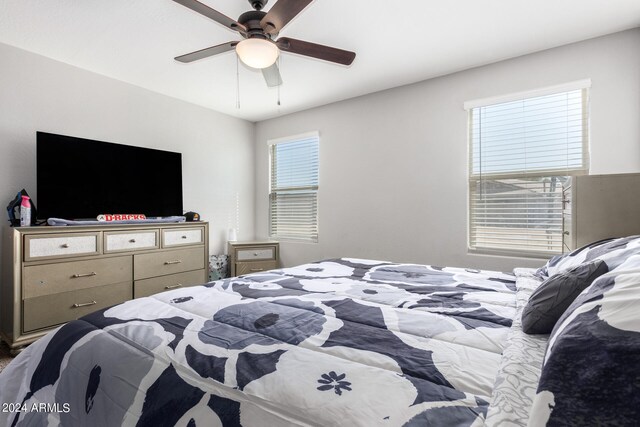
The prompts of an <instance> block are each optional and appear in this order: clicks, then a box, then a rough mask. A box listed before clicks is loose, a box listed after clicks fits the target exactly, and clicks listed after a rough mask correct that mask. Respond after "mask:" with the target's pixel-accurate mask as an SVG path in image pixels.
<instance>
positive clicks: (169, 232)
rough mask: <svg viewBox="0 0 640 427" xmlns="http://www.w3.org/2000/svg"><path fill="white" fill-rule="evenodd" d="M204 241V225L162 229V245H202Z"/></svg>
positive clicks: (167, 246) (165, 246)
mask: <svg viewBox="0 0 640 427" xmlns="http://www.w3.org/2000/svg"><path fill="white" fill-rule="evenodd" d="M202 243H204V227H194V228H179V229H178V228H175V229H170V228H168V229H164V230H162V247H163V248H170V247H173V246H185V245H201V244H202Z"/></svg>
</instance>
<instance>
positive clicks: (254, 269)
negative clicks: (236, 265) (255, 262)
mask: <svg viewBox="0 0 640 427" xmlns="http://www.w3.org/2000/svg"><path fill="white" fill-rule="evenodd" d="M251 271H264V268H252V269H251Z"/></svg>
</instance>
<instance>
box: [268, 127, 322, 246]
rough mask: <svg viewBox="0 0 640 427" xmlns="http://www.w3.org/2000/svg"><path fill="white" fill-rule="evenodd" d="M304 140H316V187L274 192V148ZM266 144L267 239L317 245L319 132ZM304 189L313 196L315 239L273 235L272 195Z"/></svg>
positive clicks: (270, 141)
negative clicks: (312, 193) (311, 192)
mask: <svg viewBox="0 0 640 427" xmlns="http://www.w3.org/2000/svg"><path fill="white" fill-rule="evenodd" d="M306 139H315V140H316V144H317V149H318V159H317V171H316V173H317V177H318V185H316V186H309V187H304V188H303V187H297V188H296V189H293V188H291V189H287V188H284V189H279V190H275V191H274V189H273V187H272V185H273V172H274V171H273V161H274V160H273V155H274V147H275V146H277V145H279V144H286V143H292V142H299V141H302V140H306ZM267 144H268V152H269V155H268V162H269V167H268V174H269V175H268V192H267V197H268V210H269V214H268V221H269V223H268V230H269V239H271V240H274V241H285V242H296V243H307V244H317V243H318V241H319V236H320V227H319V218H320V214H319V194H320V132H319V131H310V132H305V133H301V134H297V135H292V136H286V137H282V138H276V139H270V140H268V141H267ZM304 189H308V190H309V191H313V192H314V194H315V206H316V208H315V237H314V236H310V237H308V238H297V237H292V236H278V235H276V234H274V233H273V218H272V214H273V208H272V202H273V195H274V194H277V193H278V192H280V193H286V192H287V191H297V190H304Z"/></svg>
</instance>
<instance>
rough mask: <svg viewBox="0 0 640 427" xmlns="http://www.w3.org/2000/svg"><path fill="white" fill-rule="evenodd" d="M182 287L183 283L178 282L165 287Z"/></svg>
mask: <svg viewBox="0 0 640 427" xmlns="http://www.w3.org/2000/svg"><path fill="white" fill-rule="evenodd" d="M181 287H182V283H176V284H175V285H168V286H165V287H164V288H165V289H175V288H181Z"/></svg>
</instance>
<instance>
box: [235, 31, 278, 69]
mask: <svg viewBox="0 0 640 427" xmlns="http://www.w3.org/2000/svg"><path fill="white" fill-rule="evenodd" d="M236 53H237V54H238V56H239V57H240V60H242V62H244V63H245V64H247V65H248V66H249V67H251V68H259V69H260V68H268V67H270V66H272V65H273V64H274V63H275V62H276V59H278V55H279V54H280V49H278V46H276V45H275V44H274V43H272V42H270V41H267V40H264V39H259V38H253V39H245V40H242V41H241V42H240V43H238V45H237V46H236Z"/></svg>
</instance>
